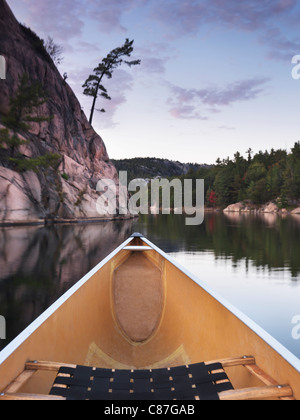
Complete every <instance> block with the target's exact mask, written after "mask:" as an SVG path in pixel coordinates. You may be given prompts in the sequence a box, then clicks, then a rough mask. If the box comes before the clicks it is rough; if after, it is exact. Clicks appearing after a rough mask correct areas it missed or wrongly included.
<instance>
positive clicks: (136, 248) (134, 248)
mask: <svg viewBox="0 0 300 420" xmlns="http://www.w3.org/2000/svg"><path fill="white" fill-rule="evenodd" d="M123 250H125V251H152V248H151V247H150V246H125V248H123Z"/></svg>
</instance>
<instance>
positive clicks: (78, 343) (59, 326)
mask: <svg viewBox="0 0 300 420" xmlns="http://www.w3.org/2000/svg"><path fill="white" fill-rule="evenodd" d="M0 393H1V395H0V399H1V400H24V399H25V400H26V399H29V400H46V399H49V400H56V399H62V400H64V399H67V400H68V399H73V400H74V399H98V400H101V399H105V400H113V399H115V400H118V399H120V400H121V399H126V400H130V399H132V400H148V399H149V400H175V399H178V400H180V399H182V400H192V399H194V400H199V399H200V400H201V399H219V400H241V399H254V400H256V399H276V400H278V399H279V400H282V399H283V400H293V399H296V400H297V399H300V360H299V359H297V358H296V357H295V356H294V355H293V354H291V353H290V352H289V351H288V350H287V349H286V348H284V347H283V346H282V345H281V344H280V343H278V342H277V341H276V340H275V339H274V338H273V337H271V336H270V335H269V334H267V333H266V332H265V331H264V330H262V329H261V328H260V327H259V326H258V325H256V324H255V323H254V322H252V321H251V320H250V319H249V318H247V317H246V316H245V315H244V314H242V313H241V312H240V311H238V310H237V309H236V308H234V307H233V306H232V305H231V304H230V303H228V302H226V301H225V300H224V299H222V298H221V297H219V296H218V295H217V294H216V293H215V292H214V291H213V290H211V289H210V287H209V286H208V285H207V284H205V283H204V282H202V281H201V280H200V279H198V278H197V277H195V276H194V275H193V274H191V273H189V272H188V271H187V270H186V269H184V268H183V267H181V266H180V265H179V264H178V263H177V262H176V261H175V260H174V259H172V258H170V256H168V255H167V254H166V253H164V252H163V251H162V250H160V249H159V248H158V247H157V246H155V245H154V244H153V243H151V242H150V241H149V240H148V239H146V238H145V237H144V236H143V235H141V234H133V235H132V236H131V237H130V238H128V240H127V241H125V242H124V243H123V244H122V245H121V246H120V247H118V248H117V249H116V250H115V251H114V252H113V253H112V254H111V255H109V256H108V257H107V258H106V259H105V260H104V261H102V262H101V263H100V264H99V265H98V266H97V267H95V268H94V269H93V270H92V271H91V272H90V273H88V274H87V275H86V276H85V277H84V278H83V279H81V280H80V281H79V282H78V283H77V284H75V286H73V287H72V288H71V289H70V290H69V291H68V292H67V293H66V294H65V295H64V296H62V297H61V298H60V299H59V300H58V301H57V302H56V303H54V304H53V305H52V306H51V307H50V308H49V309H48V310H47V311H46V312H44V313H43V314H42V315H41V316H40V317H39V318H38V319H37V320H36V321H35V322H33V323H32V324H31V325H30V326H29V327H28V328H27V329H26V330H25V331H24V332H23V333H21V334H20V335H19V336H18V337H17V338H16V339H15V340H14V341H13V342H12V343H11V344H9V345H8V346H7V347H6V348H5V349H4V350H3V351H2V352H1V353H0Z"/></svg>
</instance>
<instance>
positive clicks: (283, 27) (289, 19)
mask: <svg viewBox="0 0 300 420" xmlns="http://www.w3.org/2000/svg"><path fill="white" fill-rule="evenodd" d="M298 6H299V5H298V2H297V0H259V1H249V0H247V1H237V0H226V2H225V1H224V0H180V1H177V0H164V1H163V2H161V1H160V2H159V1H154V2H153V3H152V10H151V13H152V17H153V18H154V19H155V20H156V21H157V22H159V23H160V24H161V25H162V27H163V28H164V29H165V33H166V36H168V38H169V39H173V40H176V39H178V38H179V37H182V36H185V35H189V36H190V35H197V34H198V33H199V31H201V30H202V29H203V28H205V27H208V26H211V25H212V26H216V27H218V28H227V29H229V30H233V29H235V30H238V31H244V32H253V33H254V34H255V35H256V36H257V37H258V39H259V41H260V42H261V43H263V44H264V45H266V46H267V47H268V48H269V50H270V52H269V57H271V58H279V59H282V58H286V57H291V53H290V52H291V51H293V54H295V51H299V46H300V45H299V44H300V38H299V39H298V40H297V39H289V35H288V33H289V29H290V28H291V25H293V26H294V28H295V30H296V31H297V28H298V27H297V25H298V24H299V23H298V22H299V18H300V14H299V7H298ZM274 31H276V36H275V37H273V36H270V34H271V33H272V32H274ZM297 32H298V31H297ZM293 54H292V55H293Z"/></svg>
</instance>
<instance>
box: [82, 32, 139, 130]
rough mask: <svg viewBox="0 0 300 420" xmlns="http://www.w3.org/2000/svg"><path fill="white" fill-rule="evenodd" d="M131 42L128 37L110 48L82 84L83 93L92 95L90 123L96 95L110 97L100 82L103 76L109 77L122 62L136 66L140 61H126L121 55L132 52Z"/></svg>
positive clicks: (129, 54) (127, 54)
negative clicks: (120, 43) (115, 46)
mask: <svg viewBox="0 0 300 420" xmlns="http://www.w3.org/2000/svg"><path fill="white" fill-rule="evenodd" d="M133 42H134V41H133V40H132V41H129V39H128V38H127V39H126V41H125V43H124V45H122V46H121V47H118V48H115V49H114V50H112V51H111V52H110V53H109V54H108V55H107V56H106V57H105V58H104V59H103V60H102V62H101V63H99V64H98V66H97V67H96V68H95V69H94V73H93V74H91V75H90V76H89V77H88V78H87V80H86V81H85V83H84V84H83V86H82V87H83V88H84V90H83V93H84V95H87V96H92V97H93V98H94V99H93V105H92V109H91V114H90V124H92V122H93V116H94V111H95V106H96V101H97V98H98V96H101V97H102V98H105V99H108V100H111V97H110V96H109V95H108V92H107V89H106V88H105V87H104V86H103V84H102V80H103V79H104V77H106V78H107V79H111V78H112V75H113V72H114V70H115V69H116V68H117V67H119V66H121V65H122V64H123V63H125V64H127V65H128V66H129V67H131V66H136V65H139V64H140V63H141V61H140V60H132V61H127V60H124V59H123V57H130V56H131V53H132V52H133ZM99 91H100V95H99ZM100 111H101V112H105V110H104V109H101V110H100Z"/></svg>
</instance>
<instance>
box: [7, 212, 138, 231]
mask: <svg viewBox="0 0 300 420" xmlns="http://www.w3.org/2000/svg"><path fill="white" fill-rule="evenodd" d="M136 217H138V216H132V215H130V216H129V217H128V216H113V217H99V218H98V217H88V218H78V219H34V220H27V221H26V220H16V221H7V222H4V221H1V222H0V228H5V227H18V226H42V227H43V226H44V227H46V226H55V225H78V224H89V223H90V224H92V223H106V222H119V221H120V222H121V221H125V220H133V219H135V218H136Z"/></svg>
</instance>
